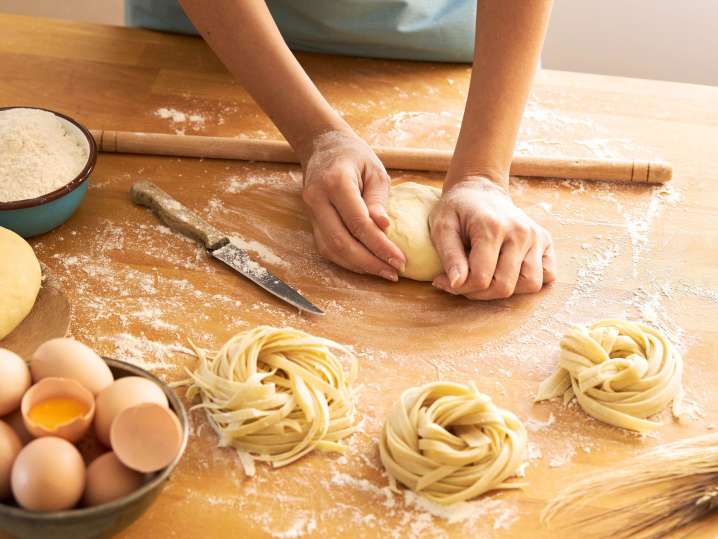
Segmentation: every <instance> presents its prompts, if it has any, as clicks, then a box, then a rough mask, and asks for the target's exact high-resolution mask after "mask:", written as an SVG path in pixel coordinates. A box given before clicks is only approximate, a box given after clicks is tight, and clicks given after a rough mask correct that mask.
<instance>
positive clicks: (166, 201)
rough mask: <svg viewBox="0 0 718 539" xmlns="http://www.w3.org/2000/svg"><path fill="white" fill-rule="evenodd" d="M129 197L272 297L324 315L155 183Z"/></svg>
mask: <svg viewBox="0 0 718 539" xmlns="http://www.w3.org/2000/svg"><path fill="white" fill-rule="evenodd" d="M130 196H131V197H132V201H133V202H134V203H135V204H137V205H138V206H145V207H147V208H150V209H151V210H153V211H154V212H155V213H156V214H157V215H158V216H159V218H160V219H161V220H162V221H163V222H164V223H165V224H166V225H167V226H168V227H170V228H171V229H173V230H176V231H177V232H180V233H182V234H184V235H185V236H189V237H191V238H194V239H196V240H199V241H200V242H202V244H203V245H204V246H205V247H206V249H207V250H208V251H209V252H210V254H211V255H212V256H213V257H215V258H216V259H218V260H221V261H222V262H224V263H225V264H227V265H228V266H229V267H230V268H232V269H233V270H234V271H236V272H238V273H240V274H242V275H244V276H245V277H246V278H247V279H249V280H250V281H252V282H254V283H255V284H257V285H259V286H261V287H262V288H264V289H265V290H266V291H267V292H269V293H270V294H274V295H275V296H277V297H278V298H279V299H281V300H283V301H286V302H287V303H289V304H290V305H293V306H295V307H297V308H298V309H301V310H303V311H307V312H310V313H313V314H324V311H322V310H321V309H320V308H319V307H317V306H316V305H313V304H312V303H311V302H309V301H308V300H307V299H306V298H305V297H304V296H302V295H301V294H300V293H299V292H297V291H296V290H294V289H293V288H292V287H290V286H289V285H287V284H286V283H284V282H283V281H282V280H281V279H279V278H278V277H276V276H275V275H273V274H272V273H271V272H269V271H268V270H267V269H265V268H264V267H262V266H261V265H260V264H258V263H257V262H255V261H254V260H252V259H251V258H250V257H249V255H248V254H247V251H245V250H244V249H242V248H240V247H238V246H237V245H236V244H234V243H232V240H231V239H230V238H229V237H228V236H227V235H226V234H223V233H222V232H221V231H219V230H217V229H216V228H214V227H213V226H212V225H210V224H209V223H207V222H205V221H204V220H203V219H202V218H201V217H200V216H198V215H197V214H196V213H193V212H192V211H190V210H189V209H188V208H186V207H185V206H183V205H182V204H180V203H179V202H178V201H177V200H175V199H174V198H172V197H171V196H170V195H169V194H167V193H166V192H164V191H163V190H162V189H160V188H159V187H157V186H156V185H155V184H153V183H152V182H148V181H139V182H135V184H134V185H133V186H132V189H130Z"/></svg>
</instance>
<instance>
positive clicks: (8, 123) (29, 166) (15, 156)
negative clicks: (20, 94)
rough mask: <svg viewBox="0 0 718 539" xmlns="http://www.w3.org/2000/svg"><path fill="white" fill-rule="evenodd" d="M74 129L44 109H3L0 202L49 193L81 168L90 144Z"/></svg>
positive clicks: (0, 122)
mask: <svg viewBox="0 0 718 539" xmlns="http://www.w3.org/2000/svg"><path fill="white" fill-rule="evenodd" d="M71 129H72V128H70V127H69V126H68V125H67V123H66V122H65V121H63V120H62V119H60V118H58V117H57V116H55V115H54V114H52V113H51V112H47V111H44V110H37V109H21V108H17V109H9V110H3V111H0V202H12V201H15V200H25V199H28V198H35V197H38V196H41V195H44V194H47V193H50V192H52V191H55V190H56V189H59V188H60V187H62V186H63V185H65V184H67V183H69V182H70V181H72V180H73V179H74V178H75V177H76V176H77V175H78V174H79V173H80V172H81V171H82V169H83V168H84V167H85V165H86V164H87V158H88V156H89V147H88V144H87V142H86V141H85V140H84V139H82V138H80V136H79V133H75V132H74V130H71Z"/></svg>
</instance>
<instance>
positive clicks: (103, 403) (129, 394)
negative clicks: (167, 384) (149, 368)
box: [95, 376, 168, 447]
mask: <svg viewBox="0 0 718 539" xmlns="http://www.w3.org/2000/svg"><path fill="white" fill-rule="evenodd" d="M146 402H151V403H155V404H159V405H161V406H164V407H165V408H167V407H168V402H167V396H166V395H165V394H164V391H162V389H160V386H158V385H157V384H155V383H154V382H152V381H151V380H148V379H146V378H142V377H140V376H127V377H125V378H119V379H118V380H115V381H114V382H112V384H111V385H110V386H109V387H108V388H107V389H105V390H104V391H103V392H102V393H100V394H99V395H98V396H97V409H96V411H95V433H96V434H97V438H98V439H99V440H100V441H101V442H102V443H103V444H105V445H106V446H107V447H109V446H110V428H111V427H112V422H113V421H114V419H115V417H117V415H118V414H119V413H120V412H122V411H123V410H125V409H126V408H129V407H131V406H135V405H137V404H143V403H146Z"/></svg>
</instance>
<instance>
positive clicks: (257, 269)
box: [211, 239, 324, 314]
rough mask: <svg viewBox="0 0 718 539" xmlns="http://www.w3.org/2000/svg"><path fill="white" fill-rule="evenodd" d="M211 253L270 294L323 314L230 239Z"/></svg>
mask: <svg viewBox="0 0 718 539" xmlns="http://www.w3.org/2000/svg"><path fill="white" fill-rule="evenodd" d="M211 253H212V256H213V257H215V258H216V259H217V260H221V261H222V262H224V263H225V264H227V265H228V266H229V267H230V268H232V269H233V270H235V271H237V272H238V273H241V274H242V275H244V276H245V277H246V278H247V279H249V280H250V281H252V282H253V283H255V284H257V285H259V286H261V287H262V288H264V289H265V290H266V291H267V292H269V293H270V294H274V295H275V296H277V297H278V298H281V299H283V300H284V301H286V302H287V303H289V304H290V305H294V306H295V307H297V308H298V309H301V310H303V311H309V312H310V313H314V314H324V311H322V310H321V309H319V308H318V307H317V306H316V305H313V304H312V303H311V302H309V301H308V300H307V299H306V298H305V297H304V296H302V295H301V294H300V293H299V292H297V291H296V290H294V289H293V288H292V287H291V286H289V285H287V284H286V283H284V282H282V280H281V279H279V278H278V277H276V276H275V275H273V274H272V273H271V272H270V271H269V270H267V269H266V268H264V267H263V266H261V265H260V264H258V263H257V262H255V261H254V260H252V259H251V258H250V257H249V255H248V254H247V251H245V250H244V249H242V248H241V247H237V246H236V245H235V244H234V243H232V240H231V239H230V241H229V243H228V244H226V245H225V246H224V247H220V248H219V249H215V250H214V251H211Z"/></svg>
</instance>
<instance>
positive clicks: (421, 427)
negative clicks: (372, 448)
mask: <svg viewBox="0 0 718 539" xmlns="http://www.w3.org/2000/svg"><path fill="white" fill-rule="evenodd" d="M379 454H380V458H381V461H382V463H383V465H384V468H385V469H386V471H387V473H388V475H389V479H390V481H391V485H392V488H394V489H396V482H397V481H398V482H399V483H402V484H403V485H405V486H407V487H408V488H410V489H411V490H413V491H415V492H418V493H420V494H421V495H423V496H424V497H426V498H428V499H429V500H431V501H433V502H436V503H439V504H442V505H449V504H452V503H455V502H460V501H465V500H468V499H470V498H473V497H475V496H479V495H480V494H482V493H484V492H487V491H489V490H493V489H506V488H519V487H522V486H523V484H522V483H518V482H508V481H507V479H508V478H509V477H511V476H512V475H515V474H516V472H517V470H518V469H519V467H520V466H521V464H522V463H523V461H524V460H525V458H526V429H525V428H524V426H523V424H522V423H521V422H520V421H519V420H518V419H517V418H516V416H515V415H513V414H512V413H511V412H508V411H506V410H503V409H501V408H499V407H497V406H495V405H494V404H493V403H492V402H491V399H490V398H489V397H487V396H486V395H483V394H481V393H480V392H479V391H478V390H477V389H476V387H474V386H473V384H472V385H463V384H455V383H449V382H435V383H430V384H426V385H423V386H420V387H415V388H411V389H408V390H407V391H405V392H404V393H403V394H402V395H401V397H400V398H399V401H398V402H397V403H396V404H395V406H394V408H393V410H392V412H391V414H390V416H389V417H388V419H387V421H386V423H385V424H384V429H383V431H382V435H381V439H380V442H379Z"/></svg>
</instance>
